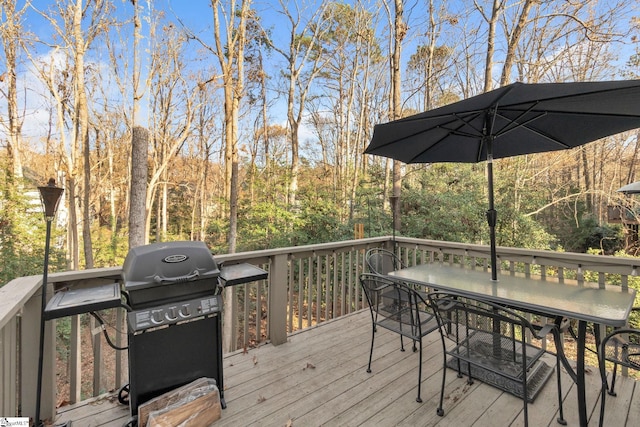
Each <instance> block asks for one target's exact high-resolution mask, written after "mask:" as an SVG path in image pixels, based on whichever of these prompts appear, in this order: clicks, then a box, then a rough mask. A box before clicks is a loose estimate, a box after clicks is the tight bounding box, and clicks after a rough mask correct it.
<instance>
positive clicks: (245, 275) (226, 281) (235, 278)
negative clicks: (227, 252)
mask: <svg viewBox="0 0 640 427" xmlns="http://www.w3.org/2000/svg"><path fill="white" fill-rule="evenodd" d="M267 277H269V273H268V272H267V271H266V270H263V269H262V268H260V267H256V266H255V265H253V264H249V263H246V262H245V263H241V264H233V265H223V266H222V268H220V280H222V282H223V285H224V286H235V285H241V284H243V283H249V282H254V281H256V280H264V279H266V278H267Z"/></svg>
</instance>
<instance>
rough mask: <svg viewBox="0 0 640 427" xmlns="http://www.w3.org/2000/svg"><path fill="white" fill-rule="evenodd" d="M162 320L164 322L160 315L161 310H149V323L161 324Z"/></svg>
mask: <svg viewBox="0 0 640 427" xmlns="http://www.w3.org/2000/svg"><path fill="white" fill-rule="evenodd" d="M162 322H164V318H163V317H162V311H160V310H153V311H152V312H151V323H153V324H154V325H160V324H162Z"/></svg>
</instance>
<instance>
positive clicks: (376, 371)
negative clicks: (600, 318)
mask: <svg viewBox="0 0 640 427" xmlns="http://www.w3.org/2000/svg"><path fill="white" fill-rule="evenodd" d="M370 339H371V320H370V317H369V313H368V311H361V312H358V313H355V314H352V315H349V316H345V317H343V318H340V319H337V320H332V321H329V322H326V323H323V324H321V325H319V326H317V327H314V328H310V329H306V330H304V331H302V332H298V333H295V334H292V335H291V336H290V337H289V339H288V342H287V343H285V344H282V345H280V346H277V347H274V346H272V345H269V344H267V345H264V346H261V347H259V348H256V349H251V350H249V351H246V352H243V351H239V352H236V353H233V354H229V355H226V356H225V358H224V362H223V365H224V386H225V400H226V402H227V409H225V410H224V411H223V412H222V418H221V419H220V420H219V421H218V422H216V423H215V425H216V426H238V425H242V426H252V425H255V426H258V425H259V426H273V427H278V426H280V427H283V426H295V427H300V426H341V427H342V426H399V425H402V426H415V425H421V426H436V425H437V426H467V425H468V426H470V425H474V426H478V427H481V426H495V425H512V426H521V425H523V411H522V401H521V400H520V399H518V398H516V397H514V396H512V395H511V394H509V393H505V392H502V391H500V390H498V389H496V388H493V387H491V386H488V385H486V384H483V383H481V382H480V381H476V382H475V383H474V384H473V385H469V384H467V382H466V379H465V378H462V379H461V378H457V376H456V374H455V372H454V371H452V370H449V371H447V385H446V389H445V402H444V408H445V416H444V417H439V416H438V415H437V414H436V407H437V403H438V399H439V394H440V384H441V381H442V364H443V363H442V362H443V359H442V349H441V343H440V337H439V336H438V335H437V334H436V333H434V334H431V335H429V336H427V337H426V338H425V340H424V345H423V350H424V354H423V378H422V393H421V394H422V399H423V403H417V402H416V401H415V399H416V395H417V388H416V386H417V364H418V354H417V353H414V352H413V351H411V345H410V343H407V342H406V340H405V348H406V351H404V352H401V351H399V349H400V342H399V338H398V336H397V335H395V334H393V333H390V332H388V331H385V330H379V332H378V333H377V334H376V345H375V348H374V353H373V363H372V373H367V372H366V366H367V362H368V356H369V346H370ZM545 357H549V358H550V363H551V364H552V363H553V362H554V358H553V356H551V355H548V356H545ZM562 379H563V396H564V400H563V402H564V410H565V418H566V419H567V421H568V422H569V425H577V422H578V417H577V412H576V411H577V401H576V390H575V386H574V385H573V383H572V382H571V380H570V378H569V376H568V375H567V374H566V373H564V372H563V376H562ZM599 390H600V379H599V375H598V370H597V369H593V368H592V369H590V370H589V372H588V373H587V403H588V411H589V414H590V415H591V422H592V424H594V425H596V424H597V420H598V417H599V413H600V401H599ZM616 391H617V393H618V397H616V398H612V397H609V398H608V399H607V412H606V416H607V417H606V424H607V425H616V426H624V425H628V426H631V425H634V423H633V422H629V421H628V420H633V421H635V420H637V417H638V416H640V405H639V404H638V402H640V388H639V387H637V382H636V381H634V380H632V379H629V378H619V380H618V383H617V385H616ZM557 409H558V403H557V394H556V382H555V375H554V376H552V377H551V379H550V380H549V381H548V382H547V384H546V385H545V386H544V388H543V389H542V391H541V393H540V394H539V395H538V397H537V399H536V401H535V402H534V403H532V404H530V405H529V421H530V425H536V426H545V425H547V426H557V425H558V424H557V423H556V417H557ZM68 420H72V421H73V426H74V427H85V426H86V427H94V426H95V427H116V426H118V427H120V426H123V425H124V424H125V423H126V422H127V421H128V420H129V411H128V408H127V407H126V406H123V405H120V404H118V402H117V399H115V398H114V396H113V395H105V396H101V397H100V398H96V399H91V400H87V401H83V402H80V403H78V404H75V405H71V406H66V407H63V408H60V409H59V410H58V417H57V419H56V423H57V424H60V423H64V422H66V421H68Z"/></svg>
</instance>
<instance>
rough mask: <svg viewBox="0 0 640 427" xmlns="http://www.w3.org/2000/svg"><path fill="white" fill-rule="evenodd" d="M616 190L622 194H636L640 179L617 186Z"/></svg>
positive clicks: (639, 190) (639, 191)
mask: <svg viewBox="0 0 640 427" xmlns="http://www.w3.org/2000/svg"><path fill="white" fill-rule="evenodd" d="M616 191H618V192H620V193H623V194H638V193H640V181H636V182H632V183H631V184H627V185H625V186H624V187H620V188H618V189H617V190H616Z"/></svg>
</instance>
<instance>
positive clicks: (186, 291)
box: [122, 242, 225, 416]
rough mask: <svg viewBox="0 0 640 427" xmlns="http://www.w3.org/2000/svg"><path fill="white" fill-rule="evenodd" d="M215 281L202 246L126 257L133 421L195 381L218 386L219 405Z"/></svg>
mask: <svg viewBox="0 0 640 427" xmlns="http://www.w3.org/2000/svg"><path fill="white" fill-rule="evenodd" d="M219 276H220V269H219V268H218V265H217V263H216V261H215V260H214V259H213V256H212V255H211V252H210V251H209V249H208V248H207V246H206V245H205V244H204V243H203V242H168V243H154V244H150V245H145V246H139V247H136V248H133V249H131V250H130V251H129V253H128V254H127V257H126V259H125V262H124V266H123V269H122V279H123V290H124V292H125V295H126V298H127V301H128V305H129V306H130V308H131V310H130V311H129V313H128V315H127V320H128V334H127V336H128V342H129V405H130V408H131V415H132V416H135V415H136V414H137V412H138V406H139V405H140V404H142V403H144V402H146V401H148V400H150V399H152V398H154V397H156V396H158V395H160V394H162V393H164V392H166V391H169V390H172V389H174V388H177V387H180V386H182V385H184V384H187V383H190V382H192V381H194V380H196V379H198V378H201V377H208V378H213V379H215V380H216V382H217V385H218V388H219V391H220V398H221V400H222V406H223V407H224V406H225V404H224V385H223V375H222V343H221V340H222V333H221V319H220V313H221V310H222V300H221V296H220V295H219V290H220V283H219Z"/></svg>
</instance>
